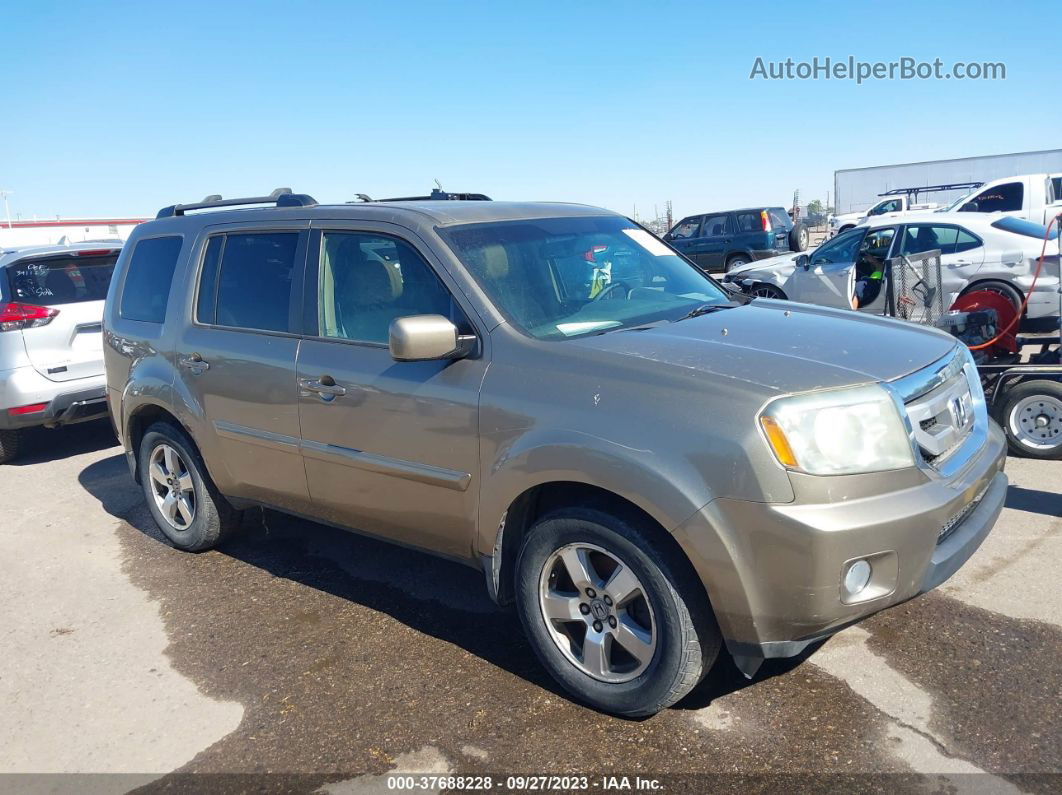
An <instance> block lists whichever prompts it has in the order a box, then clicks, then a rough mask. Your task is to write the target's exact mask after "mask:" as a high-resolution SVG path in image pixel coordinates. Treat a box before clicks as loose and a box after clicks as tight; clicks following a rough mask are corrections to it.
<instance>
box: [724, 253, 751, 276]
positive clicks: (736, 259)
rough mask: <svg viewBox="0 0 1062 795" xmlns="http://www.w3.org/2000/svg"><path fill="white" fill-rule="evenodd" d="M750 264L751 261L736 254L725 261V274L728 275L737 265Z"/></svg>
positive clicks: (742, 255)
mask: <svg viewBox="0 0 1062 795" xmlns="http://www.w3.org/2000/svg"><path fill="white" fill-rule="evenodd" d="M750 262H752V260H750V259H749V258H748V257H746V256H745V255H744V254H738V255H736V256H733V257H731V258H730V259H728V260H727V261H726V269H725V270H726V273H730V271H732V270H733V269H734V268H736V267H738V266H739V265H748V264H749V263H750Z"/></svg>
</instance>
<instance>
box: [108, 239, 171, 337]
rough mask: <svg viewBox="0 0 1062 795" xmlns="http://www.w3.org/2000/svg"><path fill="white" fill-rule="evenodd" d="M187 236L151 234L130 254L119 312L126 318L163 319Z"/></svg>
mask: <svg viewBox="0 0 1062 795" xmlns="http://www.w3.org/2000/svg"><path fill="white" fill-rule="evenodd" d="M182 240H183V238H181V237H180V236H179V235H174V236H172V237H151V238H148V239H146V240H140V241H138V242H137V244H136V247H135V248H134V249H133V254H132V256H131V257H130V258H129V265H128V266H127V273H126V275H125V283H124V284H123V285H122V298H121V301H120V302H119V304H118V313H119V314H120V315H121V316H122V317H123V318H125V319H126V320H141V321H144V322H146V323H162V322H163V321H164V320H165V319H166V304H167V302H168V301H169V298H170V284H171V283H172V282H173V272H174V270H175V269H176V268H177V256H178V254H180V253H181V243H182Z"/></svg>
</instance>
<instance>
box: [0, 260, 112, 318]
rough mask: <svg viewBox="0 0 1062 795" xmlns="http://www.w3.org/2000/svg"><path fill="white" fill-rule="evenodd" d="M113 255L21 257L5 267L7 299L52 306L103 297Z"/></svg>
mask: <svg viewBox="0 0 1062 795" xmlns="http://www.w3.org/2000/svg"><path fill="white" fill-rule="evenodd" d="M117 259H118V255H117V254H107V255H105V256H95V257H93V256H87V257H79V256H69V255H63V256H61V257H49V258H47V259H34V260H25V261H23V262H16V263H14V264H13V265H10V266H8V267H7V268H6V270H7V286H8V290H9V292H10V294H11V300H13V301H19V302H22V303H27V304H43V305H45V306H56V305H59V304H76V303H81V302H83V301H102V300H104V299H105V298H106V297H107V288H108V287H109V286H110V283H111V274H112V273H113V272H114V263H115V262H116V261H117Z"/></svg>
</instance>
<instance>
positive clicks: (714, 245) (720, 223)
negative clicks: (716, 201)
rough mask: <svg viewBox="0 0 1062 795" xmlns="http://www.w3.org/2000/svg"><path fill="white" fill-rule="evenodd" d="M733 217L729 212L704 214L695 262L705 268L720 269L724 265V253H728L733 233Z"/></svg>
mask: <svg viewBox="0 0 1062 795" xmlns="http://www.w3.org/2000/svg"><path fill="white" fill-rule="evenodd" d="M733 223H734V221H733V219H732V218H731V217H730V215H729V214H728V213H716V214H715V215H706V216H704V225H703V226H702V227H701V239H700V240H699V241H698V246H697V255H696V257H695V258H694V262H696V263H697V264H698V265H700V266H701V267H702V268H704V269H705V270H719V269H721V268H722V267H723V255H724V254H726V251H727V248H728V247H729V245H730V237H731V235H732V228H733Z"/></svg>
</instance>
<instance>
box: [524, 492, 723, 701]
mask: <svg viewBox="0 0 1062 795" xmlns="http://www.w3.org/2000/svg"><path fill="white" fill-rule="evenodd" d="M561 551H564V553H565V555H568V556H569V558H571V559H575V558H581V559H582V560H584V561H587V560H589V561H590V563H589V564H588V566H587V567H586V568H585V569H584V571H587V572H589V581H590V582H591V583H592V584H593V586H596V588H595V590H593V591H591V592H590V593H587V592H586V590H585V588H584V589H580V590H576V586H575V584H574V579H575V578H573V577H570V576H568V575H567V572H568V571H569V569H568V565H567V563H566V560H565V559H561V558H559V557H558V556H559V555H560V553H561ZM584 553H585V556H586V557H583V554H584ZM609 562H611V563H618V565H619V567H621V568H622V569H624V570H625V571H626V573H627V575H633V581H634V582H635V583H636V584H637V588H633V589H631V590H629V591H628V596H627V597H623V596H621V594H622V593H623V589H622V587H621V586H618V585H616V582H617V581H616V580H611V581H610V583H611V584H610V583H609V582H605V580H606V579H607V578H609V577H612V576H615V575H616V574H617V572H618V571H619V569H618V568H615V569H611V570H609V567H608V564H609ZM577 568H578V567H577ZM551 572H552V573H551ZM566 576H567V577H568V578H567V579H564V578H565V577H566ZM621 579H622V580H623V581H625V582H628V583H630V582H631V580H630V579H629V578H628V577H627V576H626V575H625V576H624V577H623V578H621ZM584 584H585V582H584ZM610 588H611V589H612V591H613V592H615V593H616V599H615V600H613V601H609V598H610V590H609V589H610ZM549 594H554V595H556V594H561V595H560V596H559V597H557V596H555V597H554V598H556V599H557V600H558V601H557V602H556V603H557V604H559V605H561V606H562V610H563V611H564V618H561V619H559V620H557V621H556V622H555V621H548V620H547V618H546V613H545V611H544V608H543V603H544V600H545V599H546V598H549V596H548V595H549ZM630 594H634V596H630ZM576 602H577V603H579V605H580V606H579V607H578V608H576V607H575V606H574V605H575V604H576ZM583 605H585V607H583ZM516 606H517V612H518V613H519V616H520V621H521V623H522V624H523V627H524V631H525V633H526V634H527V637H528V639H529V640H530V642H531V645H532V647H533V648H534V650H535V654H536V655H537V656H538V659H539V660H540V661H541V663H542V664H543V666H545V668H546V669H547V670H548V671H549V673H550V674H551V675H552V676H553V678H554V679H555V680H556V681H557V682H558V683H559V684H560V685H561V686H562V687H563V688H564V689H565V690H566V691H568V692H569V693H570V694H571V695H572V696H574V697H575V698H576V699H578V700H580V701H583V702H585V703H586V704H589V705H590V706H593V707H595V708H597V709H600V710H604V711H606V712H610V713H613V714H616V715H622V716H625V717H629V718H640V717H646V716H649V715H653V714H655V713H656V712H659V711H660V710H661V709H664V708H665V707H667V706H670V705H671V704H674V703H675V702H676V701H678V700H679V699H680V698H682V697H683V696H685V695H686V694H687V693H689V692H690V690H692V689H693V688H694V687H695V686H696V685H697V683H698V682H700V680H701V679H702V678H703V676H704V674H705V673H706V672H707V671H708V669H709V668H710V667H711V665H712V663H713V662H714V661H715V658H716V656H717V655H718V654H719V649H720V646H721V643H722V638H721V635H720V633H719V629H718V626H717V625H716V622H715V618H714V616H713V614H712V612H711V608H710V607H709V605H708V598H707V596H706V595H705V593H704V589H703V587H702V586H701V584H700V582H699V580H697V578H696V576H695V575H694V573H693V570H692V568H691V567H690V566H689V562H688V561H687V560H685V558H683V557H682V556H681V554H680V553H677V552H675V551H673V550H671V549H670V548H669V547H667V546H665V545H664V544H662V543H660V542H659V541H658V540H657V539H656V537H655V533H654V532H653V531H652V529H650V528H647V527H645V526H644V522H642V521H640V520H638V519H624V518H620V517H617V516H613V515H611V514H609V513H605V512H603V511H600V510H596V509H593V508H570V509H565V510H561V511H557V512H554V513H551V514H549V515H547V516H546V517H544V518H543V519H541V520H540V521H538V522H537V523H536V524H535V525H534V526H533V527H532V528H531V529H530V530H529V531H528V533H527V535H526V536H525V538H524V541H523V545H522V548H521V550H520V555H519V557H518V559H517V562H516ZM602 611H603V612H602ZM584 613H588V615H586V616H585V617H584V615H583V614H584ZM606 613H607V616H606V615H605V614H606ZM570 616H574V618H570ZM597 619H600V620H599V621H598V623H597V627H598V628H599V631H596V630H595V627H594V626H593V625H592V622H593V621H595V620H597ZM646 627H649V629H648V631H647V630H646ZM632 628H633V631H632ZM568 632H570V633H571V635H570V636H569V635H567V634H566V633H568ZM591 633H593V636H594V637H598V638H602V639H603V644H604V645H603V648H604V649H605V651H604V653H603V658H602V657H601V656H598V657H597V659H598V660H601V659H603V660H604V664H603V665H596V664H593V663H592V660H593V659H594V658H595V655H593V654H592V653H590V651H589V650H588V648H587V646H586V639H587V638H588V637H591ZM580 635H581V637H580ZM605 635H610V636H611V639H610V640H607V641H605V640H604V636H605ZM621 638H622V642H621ZM639 638H641V640H639ZM646 638H650V639H651V643H646V642H645V639H646ZM625 644H626V645H625ZM617 646H618V647H619V648H618V649H617ZM628 647H629V648H632V649H633V650H635V651H636V652H637V656H635V655H634V654H629V653H627V651H626V649H627V648H628ZM589 669H595V670H596V671H598V672H599V674H592V673H590V670H589ZM610 680H611V681H610Z"/></svg>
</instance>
